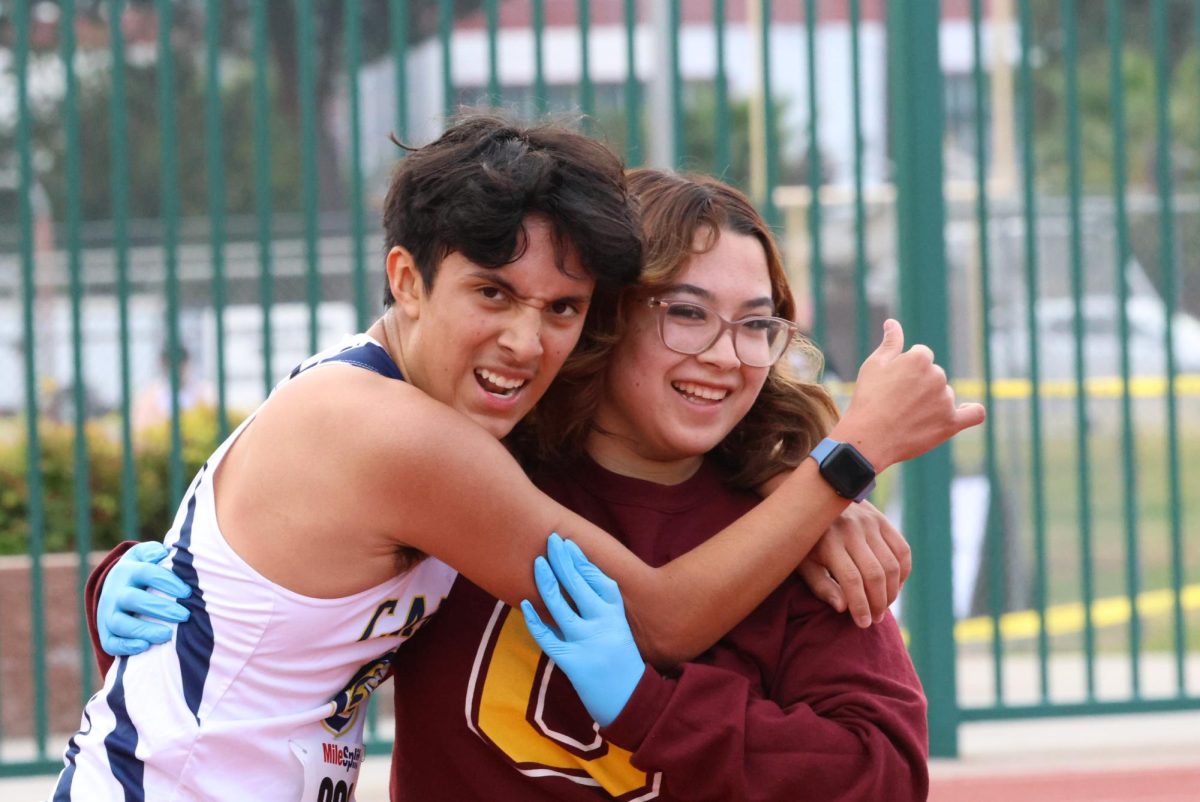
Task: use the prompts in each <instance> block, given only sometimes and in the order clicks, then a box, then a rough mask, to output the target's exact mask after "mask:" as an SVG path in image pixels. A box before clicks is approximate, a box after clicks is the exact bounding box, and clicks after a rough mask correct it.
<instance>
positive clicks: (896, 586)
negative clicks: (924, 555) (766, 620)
mask: <svg viewBox="0 0 1200 802" xmlns="http://www.w3.org/2000/svg"><path fill="white" fill-rule="evenodd" d="M797 571H798V572H799V574H800V577H801V579H803V580H804V583H805V584H806V585H808V587H809V590H811V591H812V592H813V595H814V596H816V597H817V598H819V599H821V600H822V601H824V602H825V603H826V604H828V605H829V606H830V607H833V608H834V609H835V610H837V611H838V612H845V611H846V610H849V611H850V615H851V617H853V618H854V623H856V624H858V625H859V626H860V627H863V628H864V629H865V628H866V627H869V626H871V623H872V622H874V623H879V622H880V621H882V620H883V616H884V613H886V612H887V609H888V607H890V606H891V604H892V602H894V601H895V600H896V596H897V594H899V592H900V586H901V585H903V584H904V582H905V580H907V579H908V575H909V574H911V573H912V549H910V548H909V545H908V541H907V540H905V539H904V536H903V535H901V534H900V532H899V531H897V529H896V527H894V526H892V522H891V521H889V520H888V519H887V516H886V515H884V514H883V513H882V512H880V511H879V510H878V509H876V508H875V506H874V505H873V504H871V502H869V501H863V502H862V503H860V504H851V505H850V506H849V507H847V508H846V511H845V512H843V513H842V515H841V517H840V518H838V519H837V520H836V521H834V523H833V526H831V527H829V529H828V530H826V532H825V534H824V535H822V536H821V539H820V540H819V541H818V542H817V545H816V546H814V547H813V550H812V551H810V552H809V553H808V556H807V557H805V558H804V562H802V563H800V567H799V568H798V569H797Z"/></svg>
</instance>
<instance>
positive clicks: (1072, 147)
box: [1062, 0, 1096, 702]
mask: <svg viewBox="0 0 1200 802" xmlns="http://www.w3.org/2000/svg"><path fill="white" fill-rule="evenodd" d="M1075 12H1076V7H1075V0H1063V2H1062V26H1063V61H1064V69H1065V71H1066V76H1065V78H1066V90H1067V91H1066V101H1067V167H1068V183H1069V186H1068V198H1069V201H1070V226H1071V300H1072V303H1073V305H1074V307H1075V320H1074V337H1075V434H1076V441H1075V450H1076V469H1077V472H1078V474H1079V480H1078V481H1079V491H1078V499H1079V564H1080V573H1081V584H1082V591H1083V653H1084V659H1085V660H1086V669H1085V670H1086V672H1087V698H1088V701H1089V702H1090V701H1092V700H1094V699H1095V697H1096V630H1095V623H1094V621H1093V620H1092V601H1093V600H1094V598H1095V589H1094V587H1093V581H1092V579H1093V577H1092V573H1093V561H1092V494H1091V485H1092V483H1091V472H1090V469H1089V465H1090V464H1091V458H1090V456H1089V453H1088V434H1089V431H1090V426H1089V423H1088V394H1087V366H1086V364H1085V359H1084V355H1085V347H1084V343H1085V340H1084V326H1083V289H1084V288H1083V225H1082V222H1081V220H1080V217H1081V212H1080V205H1081V200H1080V199H1081V196H1082V194H1083V189H1082V186H1083V167H1082V163H1081V159H1080V153H1079V149H1080V132H1079V63H1078V41H1077V40H1078V23H1077V21H1076V17H1075Z"/></svg>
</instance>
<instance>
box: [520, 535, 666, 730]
mask: <svg viewBox="0 0 1200 802" xmlns="http://www.w3.org/2000/svg"><path fill="white" fill-rule="evenodd" d="M547 551H548V553H549V555H550V561H549V562H547V561H546V558H545V557H541V556H539V557H538V558H537V560H535V561H534V564H533V574H534V580H535V581H536V583H537V587H538V592H539V593H540V594H541V596H542V602H543V603H544V604H545V605H546V609H547V610H549V611H550V614H551V615H552V616H554V621H555V622H556V623H557V624H558V631H555V630H553V629H551V628H550V627H548V626H546V624H544V623H543V622H542V619H541V618H540V617H539V616H538V614H537V611H536V610H534V609H533V605H532V604H530V603H529V600H528V599H526V600H524V601H522V602H521V611H522V612H523V613H524V614H525V625H526V626H527V627H529V634H530V635H532V636H533V639H534V640H535V641H537V644H538V646H541V647H542V651H543V652H545V653H546V655H547V656H549V657H550V659H552V660H553V661H554V662H555V663H557V664H558V667H559V668H561V669H562V670H563V673H564V674H566V675H567V679H569V680H571V684H572V685H574V686H575V691H576V692H577V693H578V694H579V698H580V700H582V701H583V706H584V707H586V708H587V711H588V713H589V714H591V717H592V718H593V719H595V721H596V723H598V724H599V725H600V726H602V727H606V726H608V725H609V724H611V723H612V722H613V720H614V719H616V717H617V716H618V715H619V714H620V712H621V711H622V710H623V709H624V708H625V704H626V703H627V702H628V701H629V697H630V696H632V695H633V691H634V689H635V688H636V687H637V684H638V682H640V681H641V679H642V674H643V673H644V672H645V670H646V663H645V661H643V660H642V655H641V653H639V652H638V648H637V644H636V643H635V642H634V640H633V632H631V631H630V629H629V622H628V621H627V620H626V618H625V604H624V602H622V600H621V591H620V589H619V588H618V587H617V583H616V582H614V581H613V580H611V579H609V578H608V576H606V575H605V574H604V573H603V572H602V571H601V570H600V569H599V568H597V567H596V566H595V565H592V563H591V562H589V561H588V559H587V557H585V556H584V554H583V551H582V550H581V549H580V548H579V547H578V546H576V545H575V544H574V543H573V542H571V541H569V540H567V541H564V540H563V539H562V538H560V537H559V536H558V535H557V534H554V535H551V536H550V541H549V544H548V549H547ZM560 582H561V583H562V586H561V588H560V586H559V583H560ZM563 589H565V590H566V592H567V594H568V595H569V596H570V598H571V600H572V601H574V602H575V608H576V609H577V610H578V612H576V611H575V610H573V609H571V606H570V604H568V602H567V600H566V599H565V598H564V597H563V593H562V590H563Z"/></svg>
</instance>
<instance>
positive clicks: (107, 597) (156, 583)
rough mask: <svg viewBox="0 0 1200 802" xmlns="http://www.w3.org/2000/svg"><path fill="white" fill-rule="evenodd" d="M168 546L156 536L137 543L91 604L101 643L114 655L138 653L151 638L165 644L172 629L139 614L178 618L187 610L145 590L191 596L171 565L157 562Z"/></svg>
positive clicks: (190, 591) (168, 618) (114, 568)
mask: <svg viewBox="0 0 1200 802" xmlns="http://www.w3.org/2000/svg"><path fill="white" fill-rule="evenodd" d="M166 556H167V547H166V546H164V545H163V544H161V543H158V542H155V541H149V542H146V543H139V544H137V545H136V546H134V547H133V548H131V549H130V550H129V551H128V552H126V554H125V556H124V557H122V558H121V559H120V560H118V561H117V564H116V565H114V566H113V567H112V570H111V571H109V572H108V577H107V578H106V579H105V580H104V587H103V588H102V589H101V591H100V600H99V602H98V603H97V605H96V628H97V629H98V630H99V632H100V646H101V648H103V649H104V651H106V652H108V653H109V654H111V655H112V656H114V657H121V656H123V655H131V654H139V653H140V652H144V651H146V650H147V649H149V648H150V644H152V643H166V642H167V641H168V640H170V639H171V629H170V628H169V627H166V626H163V625H162V624H157V623H154V622H153V621H147V620H145V619H143V618H141V617H140V616H147V617H150V618H157V619H159V620H161V621H169V622H172V623H179V622H182V621H186V620H187V619H188V615H189V613H188V611H187V610H186V609H184V608H183V606H182V605H179V604H176V603H175V602H174V601H172V600H171V599H166V598H163V597H162V596H157V595H155V594H153V593H150V591H149V589H150V588H153V589H154V590H158V591H161V592H162V593H165V594H167V595H168V596H170V597H171V598H173V599H178V598H186V597H188V596H190V595H192V589H191V588H190V587H188V586H187V584H186V583H185V582H184V581H183V580H182V579H180V578H179V577H177V576H175V574H173V573H172V572H171V571H170V569H168V568H164V567H162V566H160V565H158V562H159V561H160V560H162V559H163V558H164V557H166Z"/></svg>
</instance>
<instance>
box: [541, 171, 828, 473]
mask: <svg viewBox="0 0 1200 802" xmlns="http://www.w3.org/2000/svg"><path fill="white" fill-rule="evenodd" d="M629 190H630V194H631V195H632V196H633V198H634V199H635V201H636V202H637V203H638V205H639V207H640V210H641V218H642V236H643V239H644V243H643V264H642V277H641V280H640V281H639V282H638V283H637V284H636V285H634V286H632V287H628V288H626V289H625V290H624V291H623V292H621V293H620V295H619V296H610V295H607V294H605V295H603V296H601V297H597V298H596V299H594V301H593V305H592V308H591V310H590V312H589V316H590V317H589V320H588V325H587V326H586V327H585V330H584V335H583V337H582V338H581V340H580V344H579V346H578V347H577V348H576V350H575V352H574V353H573V354H572V355H571V357H570V359H568V360H567V363H566V364H565V365H564V366H563V369H562V372H561V373H560V374H559V377H558V379H557V380H556V381H555V382H554V384H553V385H552V386H551V388H550V390H549V392H547V394H546V396H545V398H543V399H542V402H541V403H540V404H539V405H538V407H537V409H536V410H535V412H534V414H533V415H531V416H530V417H529V418H528V419H527V423H526V425H525V426H523V427H522V431H521V432H520V433H519V435H518V440H519V442H520V444H521V446H520V447H519V451H521V452H523V453H525V454H526V455H527V456H531V457H533V458H534V459H535V460H537V461H559V460H564V459H569V458H571V457H573V456H575V455H577V454H579V453H580V452H581V451H582V450H583V448H584V445H585V443H586V441H587V437H588V434H589V433H590V432H591V431H592V429H593V420H594V419H595V415H596V409H597V407H598V406H599V403H600V397H601V392H602V389H603V386H604V382H605V381H606V380H607V373H608V371H607V365H608V362H609V361H610V360H611V358H612V351H613V347H614V346H615V345H616V343H617V342H618V341H619V340H620V338H621V336H622V335H623V334H624V332H625V329H626V316H627V314H628V311H629V309H630V308H631V306H632V305H633V304H635V303H639V302H641V301H643V300H644V299H645V298H646V297H647V296H649V295H653V294H654V293H655V292H656V291H658V290H660V289H662V288H665V287H668V286H670V285H672V284H674V283H675V281H676V277H677V276H678V275H679V273H680V272H681V271H682V270H683V269H684V268H685V267H686V266H687V263H688V261H689V260H690V259H691V258H692V257H693V256H694V255H696V254H697V253H706V252H707V251H709V250H710V249H712V248H713V247H714V246H715V245H716V243H717V240H718V239H719V238H720V236H721V232H722V231H732V232H734V233H737V234H743V235H746V236H751V237H754V238H755V239H757V240H758V241H759V242H760V243H761V244H762V247H763V251H764V252H765V254H766V257H767V270H768V272H769V274H770V280H771V294H772V300H773V301H774V302H775V314H776V315H778V316H779V317H783V318H787V319H788V320H794V319H795V314H796V303H795V300H794V299H793V297H792V292H791V290H790V289H789V287H788V284H787V274H786V272H785V271H784V267H783V260H782V258H781V257H780V254H779V249H778V248H777V247H776V245H775V240H774V237H772V236H771V232H770V229H768V227H767V224H766V222H765V221H764V220H763V219H762V217H761V215H759V214H758V212H757V211H755V209H754V207H753V205H751V203H750V201H749V200H748V199H747V198H746V196H745V195H743V194H742V193H740V192H738V191H737V190H736V189H733V188H732V187H730V186H728V185H726V184H723V183H721V182H720V181H717V180H716V179H714V178H709V177H707V176H702V175H690V174H687V175H677V174H674V173H669V172H665V171H662V170H653V169H639V170H633V171H631V172H630V173H629ZM698 241H699V246H698V247H697V242H698ZM792 347H793V348H797V347H799V348H804V349H806V350H808V351H809V352H810V353H811V355H812V356H813V357H814V358H815V359H816V360H818V364H819V360H820V352H819V351H818V350H817V348H816V346H815V345H813V344H812V343H811V342H810V341H808V340H807V339H803V338H799V339H798V341H797V342H796V343H794V344H793V346H792ZM837 417H838V410H837V406H836V405H835V404H834V402H833V399H832V398H831V397H830V395H829V393H828V392H826V390H825V388H823V387H821V386H820V385H818V384H812V383H809V382H804V381H801V380H800V379H798V378H797V377H796V376H795V375H794V374H793V372H792V370H791V368H790V366H789V364H788V360H787V359H781V360H780V361H779V362H777V363H775V365H774V366H773V367H772V368H771V370H770V371H769V372H768V374H767V379H766V382H765V383H764V385H763V389H762V392H761V393H760V394H759V396H758V398H757V400H756V401H755V402H754V405H753V406H752V407H751V408H750V411H749V412H748V413H747V414H746V416H745V417H744V418H742V420H741V421H740V422H739V423H738V425H737V426H735V427H734V429H733V431H731V432H730V433H729V434H728V435H727V436H726V437H725V439H724V440H722V441H721V443H720V444H719V445H718V446H717V447H716V449H714V451H713V455H714V456H715V457H716V458H717V460H718V461H719V462H720V464H721V465H722V467H723V468H724V469H725V471H726V476H727V477H728V481H729V482H730V484H732V485H734V486H737V487H745V488H753V487H756V486H757V485H759V484H761V483H762V482H764V481H766V480H767V479H769V478H771V477H772V476H774V475H775V474H777V473H779V472H780V471H782V470H784V469H787V468H794V467H795V466H797V465H799V464H800V462H801V461H802V460H803V459H804V458H805V457H806V456H808V453H809V451H811V450H812V448H813V446H815V445H816V444H817V443H818V442H819V441H820V439H821V438H822V437H824V436H825V434H826V433H827V432H828V431H829V430H830V429H831V428H832V427H833V424H834V423H835V422H836V421H837Z"/></svg>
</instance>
